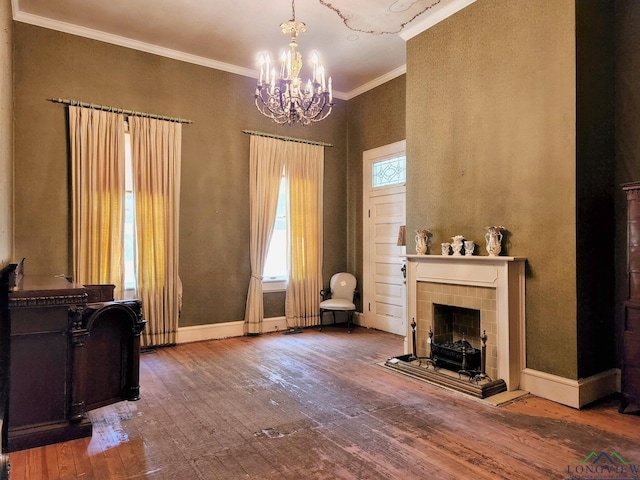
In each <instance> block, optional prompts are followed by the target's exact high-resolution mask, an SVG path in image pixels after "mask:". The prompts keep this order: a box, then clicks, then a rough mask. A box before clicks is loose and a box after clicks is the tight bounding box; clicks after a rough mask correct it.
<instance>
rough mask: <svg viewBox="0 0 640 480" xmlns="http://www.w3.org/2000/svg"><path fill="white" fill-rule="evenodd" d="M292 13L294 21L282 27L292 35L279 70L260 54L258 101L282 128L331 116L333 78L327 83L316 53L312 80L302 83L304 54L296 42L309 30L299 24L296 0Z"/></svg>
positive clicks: (257, 87)
mask: <svg viewBox="0 0 640 480" xmlns="http://www.w3.org/2000/svg"><path fill="white" fill-rule="evenodd" d="M291 10H292V18H291V20H289V21H288V22H286V23H282V24H281V25H280V30H281V31H282V33H283V34H285V35H287V34H289V35H291V42H290V43H289V50H288V51H287V52H285V53H283V54H282V56H281V57H280V65H279V69H278V71H276V67H275V66H273V67H272V65H271V59H270V58H269V54H261V55H260V60H259V61H260V78H259V79H258V84H257V86H256V93H255V102H256V107H258V110H259V111H260V112H261V113H262V114H263V115H265V116H266V117H269V118H270V119H271V120H273V121H274V122H276V123H278V124H280V125H293V124H294V123H300V124H302V125H310V124H311V123H313V122H319V121H320V120H324V119H325V118H327V117H328V116H329V114H330V113H331V109H332V107H333V94H332V90H331V77H329V78H328V82H326V81H325V72H324V67H323V66H322V65H321V64H320V63H319V60H318V54H317V53H315V52H314V53H313V55H312V62H313V75H312V78H311V79H310V80H308V81H307V83H306V84H305V85H303V84H302V81H301V80H300V77H299V76H298V75H299V74H300V70H301V69H302V55H300V53H299V52H298V51H297V50H296V48H297V47H298V44H297V42H296V39H297V37H298V35H299V34H301V33H304V32H306V31H307V27H306V25H305V24H304V23H302V22H296V7H295V0H292V2H291Z"/></svg>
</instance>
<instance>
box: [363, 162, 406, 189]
mask: <svg viewBox="0 0 640 480" xmlns="http://www.w3.org/2000/svg"><path fill="white" fill-rule="evenodd" d="M372 168H373V172H372V176H371V177H372V186H373V188H376V187H388V186H389V185H398V184H403V183H405V182H406V179H407V168H406V157H404V156H402V157H396V158H390V159H388V160H382V161H380V162H376V163H374V164H373V166H372Z"/></svg>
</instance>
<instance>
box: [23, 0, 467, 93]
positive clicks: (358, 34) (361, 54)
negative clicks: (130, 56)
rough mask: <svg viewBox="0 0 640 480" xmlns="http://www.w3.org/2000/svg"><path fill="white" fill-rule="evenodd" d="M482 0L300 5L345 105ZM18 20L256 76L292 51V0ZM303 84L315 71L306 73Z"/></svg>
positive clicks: (49, 5)
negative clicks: (265, 57) (264, 60)
mask: <svg viewBox="0 0 640 480" xmlns="http://www.w3.org/2000/svg"><path fill="white" fill-rule="evenodd" d="M474 1H475V0H297V2H296V3H295V17H296V20H297V21H298V22H304V23H305V24H306V27H307V32H306V33H303V34H301V35H300V37H299V38H298V51H300V52H301V53H302V55H303V58H307V57H310V55H311V52H313V51H317V52H318V53H319V55H320V58H321V62H322V63H323V65H324V67H325V69H326V71H327V73H328V76H331V77H332V79H333V88H334V91H335V96H336V97H337V98H342V99H349V98H352V97H354V96H356V95H358V94H360V93H362V92H364V91H367V90H369V89H371V88H373V87H375V86H377V85H380V84H382V83H384V82H385V81H388V80H390V79H392V78H395V77H397V76H399V75H401V74H403V73H404V72H405V41H406V40H408V39H409V38H411V37H413V36H414V35H417V34H418V33H420V32H422V31H424V30H426V29H427V28H429V27H430V26H432V25H434V24H435V23H438V22H439V21H441V20H443V19H444V18H447V17H448V16H450V15H452V14H454V13H455V12H457V11H458V10H460V9H462V8H464V7H466V6H467V5H469V4H471V3H473V2H474ZM12 8H13V18H14V20H16V21H20V22H25V23H30V24H33V25H38V26H42V27H46V28H51V29H54V30H59V31H63V32H67V33H71V34H75V35H81V36H84V37H88V38H93V39H97V40H101V41H105V42H109V43H113V44H116V45H122V46H126V47H129V48H134V49H137V50H142V51H146V52H150V53H154V54H158V55H163V56H166V57H170V58H175V59H178V60H183V61H187V62H190V63H195V64H199V65H205V66H209V67H212V68H217V69H220V70H224V71H229V72H232V73H236V74H240V75H245V76H249V77H256V78H257V76H258V57H259V53H260V52H270V53H271V57H272V58H277V57H278V56H279V54H280V52H281V51H283V50H284V49H285V48H286V47H287V44H288V36H285V35H283V34H282V33H280V24H281V23H283V22H286V21H288V20H290V19H291V18H292V3H291V0H108V1H105V0H12ZM300 76H301V78H302V79H303V81H305V80H306V79H307V78H308V77H309V68H305V67H303V70H302V72H301V74H300Z"/></svg>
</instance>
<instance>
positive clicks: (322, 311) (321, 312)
mask: <svg viewBox="0 0 640 480" xmlns="http://www.w3.org/2000/svg"><path fill="white" fill-rule="evenodd" d="M323 313H324V310H322V309H320V328H318V330H319V331H322V314H323Z"/></svg>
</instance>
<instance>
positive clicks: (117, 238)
mask: <svg viewBox="0 0 640 480" xmlns="http://www.w3.org/2000/svg"><path fill="white" fill-rule="evenodd" d="M69 136H70V150H71V178H72V180H71V183H72V237H73V241H72V250H73V253H72V256H73V279H74V281H75V282H77V283H80V284H83V285H90V284H100V283H112V284H114V285H115V286H116V289H115V292H114V295H115V297H116V298H117V299H118V298H122V293H123V285H124V258H123V247H124V243H123V235H122V233H123V226H124V191H125V184H124V178H125V177H124V171H125V161H124V160H125V157H124V156H125V153H124V118H123V116H122V115H120V114H115V113H110V112H105V111H101V110H93V109H90V108H82V107H76V106H70V107H69Z"/></svg>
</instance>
